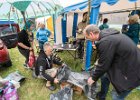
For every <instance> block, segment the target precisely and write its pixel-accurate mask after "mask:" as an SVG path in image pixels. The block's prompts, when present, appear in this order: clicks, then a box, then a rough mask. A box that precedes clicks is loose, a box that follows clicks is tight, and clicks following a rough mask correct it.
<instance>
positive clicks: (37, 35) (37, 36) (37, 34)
mask: <svg viewBox="0 0 140 100" xmlns="http://www.w3.org/2000/svg"><path fill="white" fill-rule="evenodd" d="M38 38H39V32H38V31H37V32H36V40H38Z"/></svg>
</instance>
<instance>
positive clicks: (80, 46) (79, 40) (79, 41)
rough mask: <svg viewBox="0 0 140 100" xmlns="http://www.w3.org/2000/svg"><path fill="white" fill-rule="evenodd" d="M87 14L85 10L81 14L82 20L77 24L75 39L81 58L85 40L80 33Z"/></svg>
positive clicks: (85, 23) (85, 22)
mask: <svg viewBox="0 0 140 100" xmlns="http://www.w3.org/2000/svg"><path fill="white" fill-rule="evenodd" d="M87 15H88V12H85V13H84V14H83V19H82V22H80V23H78V26H77V34H76V40H77V44H78V57H79V58H81V59H83V55H84V42H85V37H84V35H83V34H82V33H83V30H84V28H85V27H86V25H87Z"/></svg>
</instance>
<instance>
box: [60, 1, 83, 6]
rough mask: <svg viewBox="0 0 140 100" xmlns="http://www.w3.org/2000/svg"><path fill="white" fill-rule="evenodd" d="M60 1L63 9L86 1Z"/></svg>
mask: <svg viewBox="0 0 140 100" xmlns="http://www.w3.org/2000/svg"><path fill="white" fill-rule="evenodd" d="M59 1H60V3H61V5H62V6H63V7H67V6H70V5H73V4H76V3H79V2H83V1H85V0H59Z"/></svg>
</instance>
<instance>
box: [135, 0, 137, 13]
mask: <svg viewBox="0 0 140 100" xmlns="http://www.w3.org/2000/svg"><path fill="white" fill-rule="evenodd" d="M136 10H137V2H135V11H136Z"/></svg>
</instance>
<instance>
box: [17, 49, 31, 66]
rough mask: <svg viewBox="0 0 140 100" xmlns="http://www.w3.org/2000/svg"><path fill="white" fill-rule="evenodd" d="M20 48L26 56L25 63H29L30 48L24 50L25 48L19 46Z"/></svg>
mask: <svg viewBox="0 0 140 100" xmlns="http://www.w3.org/2000/svg"><path fill="white" fill-rule="evenodd" d="M18 50H19V52H20V53H21V54H22V55H23V56H24V57H25V64H27V63H28V61H29V53H30V50H23V49H19V48H18Z"/></svg>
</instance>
